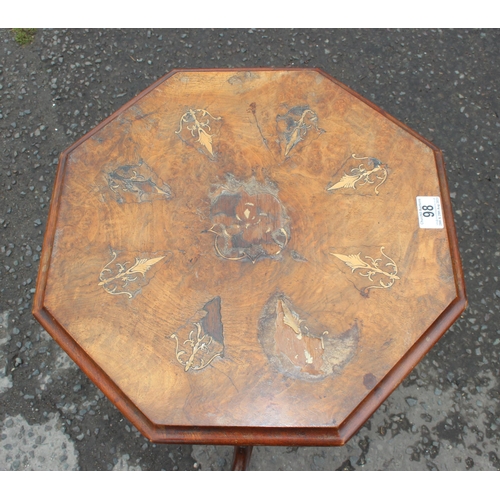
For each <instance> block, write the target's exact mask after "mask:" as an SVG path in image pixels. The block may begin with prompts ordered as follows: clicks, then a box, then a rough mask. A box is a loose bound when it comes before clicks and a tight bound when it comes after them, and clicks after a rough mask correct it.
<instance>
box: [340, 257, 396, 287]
mask: <svg viewBox="0 0 500 500" xmlns="http://www.w3.org/2000/svg"><path fill="white" fill-rule="evenodd" d="M380 253H381V254H382V255H383V256H384V257H385V258H386V259H387V262H386V263H385V264H384V267H389V268H391V269H392V270H391V271H390V272H387V271H384V270H383V269H381V268H380V264H379V263H380V262H381V261H382V259H373V258H372V257H369V256H366V257H365V259H368V261H369V263H368V262H365V261H364V260H363V259H362V258H361V257H360V254H359V253H358V254H356V255H354V254H351V255H342V254H338V253H332V254H331V255H333V256H334V257H337V259H340V260H341V261H342V262H344V264H346V266H348V267H350V268H351V271H352V272H354V271H356V270H363V271H364V272H360V273H359V276H363V277H365V278H368V279H369V280H370V281H372V282H373V277H374V276H375V275H377V274H378V275H380V274H381V275H382V278H381V279H380V281H379V284H378V285H372V286H369V287H365V288H364V289H363V290H362V291H361V293H362V294H364V293H365V292H366V291H367V290H369V289H371V288H391V286H392V285H394V283H395V281H396V280H399V279H400V278H399V276H398V275H397V274H398V266H397V265H396V263H395V262H394V261H393V260H392V259H391V258H390V257H388V256H387V255H386V254H385V253H384V247H381V248H380ZM384 276H385V277H386V278H388V280H386V281H385V282H384V279H386V278H384Z"/></svg>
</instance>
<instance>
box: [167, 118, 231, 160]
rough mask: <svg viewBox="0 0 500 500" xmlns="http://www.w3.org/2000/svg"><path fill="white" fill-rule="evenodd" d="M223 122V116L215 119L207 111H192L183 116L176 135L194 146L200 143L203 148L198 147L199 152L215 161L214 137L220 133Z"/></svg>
mask: <svg viewBox="0 0 500 500" xmlns="http://www.w3.org/2000/svg"><path fill="white" fill-rule="evenodd" d="M221 120H222V117H221V116H217V117H215V116H213V115H211V114H210V112H208V111H207V110H206V109H190V110H189V111H187V112H186V113H184V114H183V115H182V117H181V119H180V122H179V129H178V130H176V131H175V133H176V134H177V135H178V136H179V137H180V138H181V139H182V140H183V141H184V142H186V143H188V144H191V145H192V146H195V144H196V143H199V144H200V145H201V146H202V148H198V147H197V149H198V151H200V152H202V153H204V154H207V153H208V155H207V156H208V157H209V158H210V159H214V150H213V145H212V144H213V137H214V135H217V133H218V129H219V128H220V125H221Z"/></svg>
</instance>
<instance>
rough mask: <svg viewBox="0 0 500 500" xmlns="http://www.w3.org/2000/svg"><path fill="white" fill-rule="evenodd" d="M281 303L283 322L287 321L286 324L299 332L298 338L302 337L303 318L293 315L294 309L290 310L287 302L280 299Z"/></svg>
mask: <svg viewBox="0 0 500 500" xmlns="http://www.w3.org/2000/svg"><path fill="white" fill-rule="evenodd" d="M280 303H281V307H282V308H283V323H285V325H288V326H289V327H290V328H291V329H292V330H293V331H294V332H295V333H296V334H297V336H298V338H299V339H300V338H301V337H302V331H301V329H300V323H302V322H303V320H299V319H297V318H296V317H295V316H294V315H293V313H292V311H290V308H289V307H288V306H287V305H286V304H285V302H283V301H282V300H280Z"/></svg>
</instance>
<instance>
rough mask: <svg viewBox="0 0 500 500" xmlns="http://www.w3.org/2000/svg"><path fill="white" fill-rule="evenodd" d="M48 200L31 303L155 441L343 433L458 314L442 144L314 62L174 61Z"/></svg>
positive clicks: (81, 156)
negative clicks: (176, 65)
mask: <svg viewBox="0 0 500 500" xmlns="http://www.w3.org/2000/svg"><path fill="white" fill-rule="evenodd" d="M53 197H54V198H53V201H52V204H51V212H50V218H49V221H48V224H47V234H46V239H45V244H44V249H43V252H42V257H41V265H40V272H39V280H38V284H37V292H36V296H35V304H34V314H35V316H36V318H37V319H38V320H39V321H40V322H41V324H42V325H43V326H44V328H45V329H46V330H47V331H48V332H49V333H50V334H51V335H52V336H53V337H54V338H55V339H56V340H57V342H58V343H59V344H60V345H61V346H62V347H63V348H64V349H65V350H66V352H68V354H69V355H70V356H71V357H72V359H73V360H75V362H76V363H77V364H78V365H79V366H80V367H81V368H82V370H84V372H85V373H86V374H87V375H88V376H89V377H90V378H91V380H92V381H94V382H95V384H96V385H97V386H98V387H99V388H100V389H101V390H102V391H103V392H104V393H105V394H106V395H107V396H108V397H109V398H110V399H111V400H112V401H113V402H114V404H116V406H117V407H118V408H119V409H120V410H121V411H122V412H123V414H124V415H125V416H126V417H127V418H128V419H129V420H130V421H131V422H132V423H133V424H134V425H135V426H136V427H137V428H138V429H139V430H140V431H141V432H143V433H144V434H145V435H146V436H147V437H148V438H150V439H151V440H153V441H155V442H175V443H213V444H239V445H241V446H246V445H249V444H255V443H258V444H263V445H267V444H268V445H272V444H279V445H287V446H297V445H301V444H302V445H308V446H314V445H318V444H319V445H341V444H344V443H345V442H346V441H347V440H348V439H349V438H350V437H351V436H352V435H353V434H354V433H355V432H356V431H357V429H359V427H360V426H361V425H362V424H363V423H364V422H365V421H366V419H367V418H368V417H369V416H370V415H371V413H372V412H373V411H375V410H376V408H377V407H378V406H379V405H380V404H381V402H382V401H383V400H384V398H386V397H387V396H388V395H389V394H390V392H391V391H392V390H393V389H394V388H395V387H396V386H397V384H398V383H399V382H401V380H402V379H403V378H404V377H405V376H406V374H408V373H409V371H410V370H411V369H412V368H413V367H414V366H415V364H416V363H417V362H418V361H419V360H420V359H421V358H422V356H423V355H425V353H426V352H427V351H428V350H429V349H430V348H431V347H432V345H433V344H434V343H435V342H437V340H438V339H439V338H440V337H441V335H443V333H444V332H445V331H446V329H447V328H448V327H449V326H450V325H451V324H452V322H453V321H454V320H455V319H456V318H457V317H458V315H459V314H460V313H461V311H462V310H463V308H464V307H465V301H466V299H465V290H464V284H463V277H462V271H461V267H460V258H459V254H458V249H457V243H456V235H455V231H454V225H453V216H452V211H451V203H450V199H449V193H448V188H447V184H446V176H445V171H444V163H443V159H442V154H441V153H440V151H439V150H438V149H437V148H436V147H435V146H433V145H432V144H431V143H429V142H428V141H426V140H425V139H424V138H422V137H421V136H419V135H418V134H417V133H416V132H414V131H412V130H410V129H409V128H408V127H406V126H405V125H403V124H402V123H400V122H398V121H397V120H396V119H394V118H392V117H390V116H389V115H387V114H386V113H385V112H383V111H382V110H380V109H379V108H377V107H376V106H375V105H373V104H371V103H370V102H368V101H367V100H365V99H364V98H363V97H361V96H359V95H358V94H356V93H355V92H353V91H352V90H350V89H348V88H347V87H345V86H344V85H343V84H341V83H340V82H338V81H336V80H334V79H333V78H331V77H330V76H329V75H327V74H325V73H324V72H322V71H320V70H309V69H307V70H305V69H304V70H297V69H281V70H278V69H276V70H271V69H255V70H252V69H245V70H233V69H228V70H179V71H174V72H172V73H170V74H168V75H166V76H165V77H163V78H161V79H160V80H158V82H156V83H155V84H154V85H152V86H151V87H149V88H148V89H146V90H145V91H144V92H142V93H141V94H139V95H138V96H137V97H136V98H134V99H133V100H132V101H131V102H130V103H128V104H127V105H125V106H124V107H123V108H121V109H120V110H118V111H117V112H116V113H115V114H113V115H111V116H110V117H109V118H108V119H107V120H105V121H104V122H103V123H102V124H100V125H99V126H97V127H96V128H95V129H94V130H92V131H91V132H89V133H88V134H87V135H86V136H84V137H83V138H81V139H80V140H79V141H78V142H76V143H75V144H74V145H73V146H71V147H70V148H69V149H68V150H66V151H65V152H64V153H63V154H62V156H61V161H60V164H59V168H58V175H57V180H56V184H55V187H54V194H53ZM422 221H423V222H424V223H422Z"/></svg>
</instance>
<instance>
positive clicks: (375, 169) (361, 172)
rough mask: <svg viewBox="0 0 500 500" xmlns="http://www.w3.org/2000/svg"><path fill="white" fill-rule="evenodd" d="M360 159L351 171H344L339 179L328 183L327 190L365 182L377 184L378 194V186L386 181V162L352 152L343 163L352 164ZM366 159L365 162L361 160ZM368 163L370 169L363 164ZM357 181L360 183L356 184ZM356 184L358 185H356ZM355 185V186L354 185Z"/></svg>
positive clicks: (376, 190)
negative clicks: (333, 182)
mask: <svg viewBox="0 0 500 500" xmlns="http://www.w3.org/2000/svg"><path fill="white" fill-rule="evenodd" d="M353 160H354V161H356V162H358V161H361V162H362V163H359V164H358V165H357V166H356V167H354V168H351V172H350V173H349V174H347V173H344V175H343V176H342V178H341V179H340V181H338V182H337V183H335V184H332V183H330V184H329V185H328V186H327V187H326V190H327V191H335V190H337V189H356V188H357V187H360V186H364V185H366V184H375V183H376V182H378V184H377V185H376V186H375V194H376V195H378V194H379V190H378V188H379V187H380V186H381V185H382V184H383V183H384V182H385V181H386V179H387V175H388V172H387V164H383V163H382V162H381V161H380V160H377V158H372V157H370V156H362V157H358V156H356V154H352V155H351V156H350V157H349V158H348V159H347V160H346V161H345V162H344V164H343V166H345V165H346V164H347V163H348V162H350V163H351V164H352V162H353ZM364 160H366V162H363V161H364ZM366 165H368V166H370V167H372V168H371V170H367V169H366V168H365V166H366ZM358 182H359V183H360V184H358ZM357 184H358V185H357ZM356 185H357V186H356Z"/></svg>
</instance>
